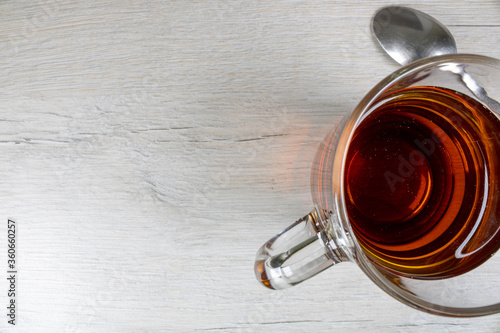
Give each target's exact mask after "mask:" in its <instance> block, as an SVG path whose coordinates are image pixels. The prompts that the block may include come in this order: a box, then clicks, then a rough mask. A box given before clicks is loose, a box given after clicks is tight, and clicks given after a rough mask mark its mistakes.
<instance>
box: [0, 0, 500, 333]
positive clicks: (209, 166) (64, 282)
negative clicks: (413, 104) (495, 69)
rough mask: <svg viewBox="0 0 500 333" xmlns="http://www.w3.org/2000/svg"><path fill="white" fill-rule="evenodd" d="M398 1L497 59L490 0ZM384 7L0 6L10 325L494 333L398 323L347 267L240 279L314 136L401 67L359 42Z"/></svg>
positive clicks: (484, 322) (288, 197) (304, 196)
mask: <svg viewBox="0 0 500 333" xmlns="http://www.w3.org/2000/svg"><path fill="white" fill-rule="evenodd" d="M398 3H399V4H408V5H413V6H414V7H415V8H417V9H421V10H424V11H426V12H428V13H429V14H431V15H433V16H435V17H437V18H439V19H440V20H441V21H442V22H443V23H444V24H446V25H447V26H448V27H449V28H450V30H451V31H452V32H453V34H455V36H456V40H457V44H458V46H459V49H460V51H462V52H476V53H481V54H485V55H489V56H493V57H500V47H499V46H498V45H499V44H500V43H499V42H500V20H499V17H500V16H499V14H500V4H499V3H498V2H497V1H475V2H473V3H471V2H466V1H455V0H453V1H452V0H442V1H440V2H439V3H436V2H435V1H428V0H424V1H420V2H418V4H414V3H413V2H410V1H399V2H398ZM388 4H391V3H389V2H386V1H361V0H359V1H336V2H332V1H314V2H310V1H291V0H286V1H285V0H283V1H273V2H251V1H241V0H237V1H232V2H225V1H217V0H210V1H156V0H145V1H131V0H123V1H92V0H91V1H87V2H73V1H66V0H61V1H49V0H42V1H39V2H35V3H34V2H30V1H25V0H22V1H11V0H7V1H5V0H2V1H0V22H1V23H2V24H1V26H2V28H1V29H0V77H1V78H2V80H0V87H1V91H2V94H1V96H0V161H1V163H0V176H1V177H0V182H1V187H0V188H1V191H0V202H1V203H2V204H1V205H0V219H1V220H2V221H6V220H7V218H12V219H15V220H16V221H17V223H18V225H19V233H18V244H19V259H18V260H19V280H18V289H19V296H18V305H19V308H18V325H17V327H16V329H17V331H19V332H138V331H161V332H198V331H200V332H328V331H334V330H335V331H337V332H343V331H356V332H376V331H380V332H408V331H411V332H429V331H435V332H470V331H475V332H495V331H497V332H498V331H500V317H499V316H498V315H497V316H490V317H485V318H477V319H451V318H441V317H436V316H432V315H427V314H424V313H420V312H418V311H415V310H412V309H410V308H408V307H406V306H404V305H402V304H400V303H399V302H397V301H395V300H393V299H392V298H390V297H389V296H387V295H386V294H384V293H383V292H382V291H381V290H379V289H378V288H377V287H375V286H374V285H373V284H372V283H371V282H370V281H369V280H368V278H366V277H365V276H364V275H363V274H362V273H361V271H360V270H359V269H358V268H357V267H356V266H355V265H354V264H342V265H339V266H338V267H336V268H335V269H330V270H328V271H326V272H324V273H322V274H321V275H319V276H317V277H315V278H313V279H311V280H310V281H307V282H305V283H303V284H302V285H299V286H297V287H295V288H292V289H290V290H285V291H283V292H271V291H269V290H266V289H265V288H262V287H261V286H260V285H258V283H257V282H256V281H255V278H254V275H253V260H254V255H255V252H256V250H257V249H258V247H259V246H260V245H261V244H262V243H263V242H264V241H266V240H267V239H268V238H269V237H270V236H272V235H274V234H275V233H276V232H278V231H280V230H282V229H283V228H284V227H286V226H287V225H288V224H290V223H291V222H293V221H294V220H295V219H297V218H299V217H301V216H302V215H304V214H305V213H306V212H307V211H308V210H309V209H310V208H311V206H312V202H311V199H310V194H309V168H310V165H311V161H312V159H313V156H314V153H315V150H316V148H317V146H318V144H319V142H321V140H322V138H323V136H324V135H325V134H326V133H327V132H328V130H329V128H330V127H331V126H332V125H333V124H335V123H336V122H337V121H338V120H339V119H340V118H341V117H342V116H343V115H344V114H346V113H347V112H349V111H350V110H352V108H353V107H354V106H355V105H356V103H357V101H358V100H359V99H360V98H361V97H362V96H363V95H364V94H365V93H366V92H367V91H368V90H369V89H370V88H371V87H372V86H373V85H374V84H376V83H377V82H378V81H379V80H380V79H382V78H383V77H384V76H386V75H387V74H388V73H390V72H391V71H393V70H395V69H396V68H397V67H398V66H397V65H396V64H395V63H393V62H392V60H391V59H389V58H388V57H387V56H386V55H385V54H384V53H383V52H382V51H381V50H380V48H379V47H378V46H377V45H376V44H375V42H374V41H373V39H372V37H371V35H370V30H369V23H370V19H371V15H372V14H373V13H374V12H375V10H376V9H377V8H379V7H381V6H384V5H388ZM2 223H3V222H2ZM2 230H4V228H3V227H2ZM3 235H4V232H3V231H2V237H1V239H2V240H1V243H2V244H4V242H5V237H4V236H3ZM2 248H4V247H2ZM0 255H1V258H3V259H2V262H4V259H5V260H6V258H5V256H6V252H5V251H3V250H2V251H1V253H0ZM2 267H3V266H2ZM2 281H3V282H2V283H1V284H0V288H1V290H0V293H1V295H2V297H1V298H0V300H3V301H6V296H5V295H4V291H5V290H7V289H6V288H7V283H6V281H5V280H4V279H2ZM327 288H330V289H331V290H328V291H327V290H326V289H327ZM3 301H2V302H3ZM2 304H3V303H2ZM2 306H3V305H2ZM1 318H3V319H2V320H1V321H0V330H2V331H5V330H7V329H9V327H8V325H7V324H6V320H5V318H4V315H3V312H2V317H1Z"/></svg>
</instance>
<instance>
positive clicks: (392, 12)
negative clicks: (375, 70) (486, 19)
mask: <svg viewBox="0 0 500 333" xmlns="http://www.w3.org/2000/svg"><path fill="white" fill-rule="evenodd" d="M372 29H373V32H374V34H375V37H376V38H377V40H378V42H379V43H380V45H381V46H382V48H383V49H384V50H385V51H386V52H387V54H389V55H390V56H391V57H392V58H393V59H394V60H396V62H398V63H399V64H401V65H407V64H409V63H411V62H413V61H415V60H419V59H422V58H427V57H430V56H437V55H442V54H452V53H456V52H457V47H456V44H455V39H454V38H453V35H452V34H451V33H450V31H449V30H448V29H447V28H446V27H445V26H444V25H443V24H441V23H440V22H439V21H438V20H436V19H435V18H433V17H432V16H430V15H427V14H425V13H423V12H421V11H419V10H416V9H412V8H408V7H384V8H382V9H380V10H379V11H377V12H376V13H375V15H374V17H373V21H372ZM443 70H448V71H450V72H452V73H454V74H457V75H459V76H460V78H461V80H462V82H463V83H464V84H465V85H466V86H467V88H468V89H469V90H470V91H471V92H472V93H473V94H474V95H475V96H476V97H477V98H478V99H479V100H481V101H482V102H484V103H486V104H487V105H489V106H490V107H491V108H492V109H493V110H494V111H496V112H498V113H500V103H498V102H497V101H495V100H494V99H492V98H490V97H489V96H488V94H487V92H486V91H485V90H484V88H483V87H481V85H479V83H478V82H477V81H476V80H475V79H474V78H473V77H472V76H471V75H469V74H468V73H467V72H466V71H465V69H464V65H461V64H450V65H449V66H447V67H446V68H443Z"/></svg>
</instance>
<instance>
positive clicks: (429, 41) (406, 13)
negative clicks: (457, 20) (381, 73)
mask: <svg viewBox="0 0 500 333" xmlns="http://www.w3.org/2000/svg"><path fill="white" fill-rule="evenodd" d="M372 28H373V32H374V33H375V37H377V40H378V42H379V43H380V45H381V46H382V48H383V49H384V50H385V51H386V52H387V53H388V54H389V55H390V56H391V57H392V58H393V59H394V60H396V61H397V62H398V63H399V64H401V65H403V66H404V65H407V64H409V63H411V62H414V61H415V60H418V59H422V58H427V57H431V56H436V55H441V54H450V53H457V46H456V44H455V39H454V38H453V35H452V34H451V33H450V31H449V30H448V29H447V28H446V27H445V26H444V25H443V24H441V23H440V22H439V21H437V20H436V19H434V18H433V17H432V16H430V15H427V14H425V13H422V12H421V11H418V10H415V9H411V8H407V7H385V8H382V9H380V10H379V11H378V12H377V13H375V16H374V17H373V21H372Z"/></svg>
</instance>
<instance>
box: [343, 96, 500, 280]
mask: <svg viewBox="0 0 500 333" xmlns="http://www.w3.org/2000/svg"><path fill="white" fill-rule="evenodd" d="M499 136H500V121H499V119H498V118H497V117H496V116H495V115H494V114H493V113H491V111H489V110H488V109H487V108H486V107H484V106H483V105H482V104H481V103H480V102H478V101H475V100H474V99H472V98H470V97H467V96H465V95H463V94H460V93H458V92H454V91H451V90H447V89H442V88H434V87H417V88H409V89H404V90H401V91H398V92H395V93H393V94H391V95H390V96H386V97H385V98H384V99H383V100H380V101H378V103H377V105H376V106H375V107H374V108H373V109H372V110H371V111H370V113H369V114H368V115H367V116H366V118H365V119H363V120H362V122H361V123H360V125H359V126H358V127H357V129H356V131H355V133H354V136H353V138H352V141H351V143H350V145H349V150H348V155H347V163H346V169H345V179H344V180H345V181H344V193H345V198H346V199H345V200H346V208H347V213H348V216H349V219H350V222H351V225H352V227H353V230H354V233H355V236H356V238H357V239H358V241H359V242H360V244H361V246H362V247H363V249H364V250H365V252H366V254H367V255H368V256H369V257H370V258H371V259H372V260H374V261H375V262H378V263H379V264H381V265H383V266H385V267H388V268H389V269H391V270H394V271H396V272H398V273H400V274H404V275H409V276H413V277H421V278H445V277H451V276H456V275H459V274H462V273H465V272H467V271H469V270H471V269H473V268H474V267H477V266H478V265H480V264H481V263H483V262H484V261H485V260H487V259H488V258H489V257H490V256H491V255H492V254H493V253H494V252H495V251H497V249H498V248H499V246H500V232H498V231H499V229H500V222H498V218H499V207H498V205H497V204H498V193H499V179H500V177H499V176H500V174H499V170H500V168H499V156H500V139H499Z"/></svg>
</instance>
